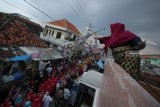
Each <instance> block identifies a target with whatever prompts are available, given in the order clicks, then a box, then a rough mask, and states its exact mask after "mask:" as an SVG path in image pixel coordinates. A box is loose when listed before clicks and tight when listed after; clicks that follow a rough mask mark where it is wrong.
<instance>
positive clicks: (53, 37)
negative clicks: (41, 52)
mask: <svg viewBox="0 0 160 107" xmlns="http://www.w3.org/2000/svg"><path fill="white" fill-rule="evenodd" d="M77 36H80V32H79V31H78V29H77V28H76V27H75V26H74V25H73V24H72V23H70V22H69V21H68V20H66V19H62V20H57V21H53V22H49V23H47V24H45V28H44V30H43V33H41V35H40V38H41V39H42V40H45V41H47V42H49V43H50V44H54V45H57V46H63V44H64V43H66V42H74V41H75V40H77Z"/></svg>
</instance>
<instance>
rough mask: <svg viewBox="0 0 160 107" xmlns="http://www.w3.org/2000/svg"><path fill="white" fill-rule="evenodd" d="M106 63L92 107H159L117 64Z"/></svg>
mask: <svg viewBox="0 0 160 107" xmlns="http://www.w3.org/2000/svg"><path fill="white" fill-rule="evenodd" d="M107 62H108V63H107V66H106V67H105V72H104V75H103V78H102V81H101V87H100V88H98V89H97V90H96V94H95V98H94V103H93V107H160V103H159V102H158V101H157V100H155V99H154V98H153V97H152V96H151V95H150V94H149V93H148V92H147V91H146V90H145V89H144V88H142V86H141V85H140V84H139V83H138V82H137V81H136V80H134V79H133V78H132V77H131V76H130V75H129V74H128V73H127V72H125V70H123V69H122V68H121V67H120V66H119V65H118V64H116V63H115V62H114V61H111V60H109V61H107Z"/></svg>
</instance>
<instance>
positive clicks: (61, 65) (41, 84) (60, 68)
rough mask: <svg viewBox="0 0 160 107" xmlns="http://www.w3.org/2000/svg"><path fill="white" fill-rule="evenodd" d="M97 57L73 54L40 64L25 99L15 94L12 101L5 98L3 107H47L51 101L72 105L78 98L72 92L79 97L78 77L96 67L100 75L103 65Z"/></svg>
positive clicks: (58, 105) (56, 103) (58, 106)
mask: <svg viewBox="0 0 160 107" xmlns="http://www.w3.org/2000/svg"><path fill="white" fill-rule="evenodd" d="M97 55H98V54H97ZM97 55H95V56H94V55H89V54H88V55H86V56H81V57H78V56H76V55H73V56H72V57H71V58H66V59H58V60H50V61H40V62H39V72H38V73H37V75H36V76H35V77H34V78H33V80H31V81H30V83H29V85H28V89H27V90H28V91H27V92H26V95H25V98H23V97H22V95H20V94H19V93H18V94H16V95H15V96H16V97H15V98H14V99H12V100H10V98H8V99H6V100H5V102H4V103H3V107H10V106H11V105H14V106H15V107H30V106H31V107H49V104H50V102H53V104H55V106H56V107H64V106H65V105H68V104H72V105H73V104H75V102H76V100H77V98H74V97H73V95H74V94H73V91H75V90H76V91H75V92H76V94H80V92H79V91H80V85H79V82H78V80H79V78H80V77H81V75H82V74H83V73H84V72H85V71H88V70H89V69H96V67H97V66H99V65H100V66H99V69H97V70H99V72H101V73H103V71H102V69H104V67H102V64H103V63H102V62H101V63H100V61H101V60H100V59H99V57H98V56H99V55H98V56H97ZM96 65H97V66H96ZM10 101H11V102H10Z"/></svg>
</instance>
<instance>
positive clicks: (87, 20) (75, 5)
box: [72, 0, 90, 23]
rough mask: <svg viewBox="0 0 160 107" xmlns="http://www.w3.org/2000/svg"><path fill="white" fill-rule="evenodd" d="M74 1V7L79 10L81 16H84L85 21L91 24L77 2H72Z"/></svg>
mask: <svg viewBox="0 0 160 107" xmlns="http://www.w3.org/2000/svg"><path fill="white" fill-rule="evenodd" d="M72 1H73V3H74V5H75V6H76V7H77V9H78V10H79V12H80V14H81V15H82V16H84V18H85V21H86V22H87V23H90V22H89V21H88V20H87V18H86V16H85V15H84V13H83V12H82V10H81V8H80V7H79V6H78V5H77V4H76V1H75V0H72Z"/></svg>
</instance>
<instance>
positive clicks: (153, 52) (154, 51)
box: [140, 44, 160, 56]
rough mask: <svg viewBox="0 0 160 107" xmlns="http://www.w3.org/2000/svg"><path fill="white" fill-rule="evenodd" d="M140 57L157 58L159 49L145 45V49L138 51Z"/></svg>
mask: <svg viewBox="0 0 160 107" xmlns="http://www.w3.org/2000/svg"><path fill="white" fill-rule="evenodd" d="M140 54H141V55H148V56H149V55H151V56H152V55H153V56H157V55H158V56H159V55H160V47H158V46H155V45H150V44H147V45H146V47H145V48H144V49H143V50H141V51H140Z"/></svg>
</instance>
